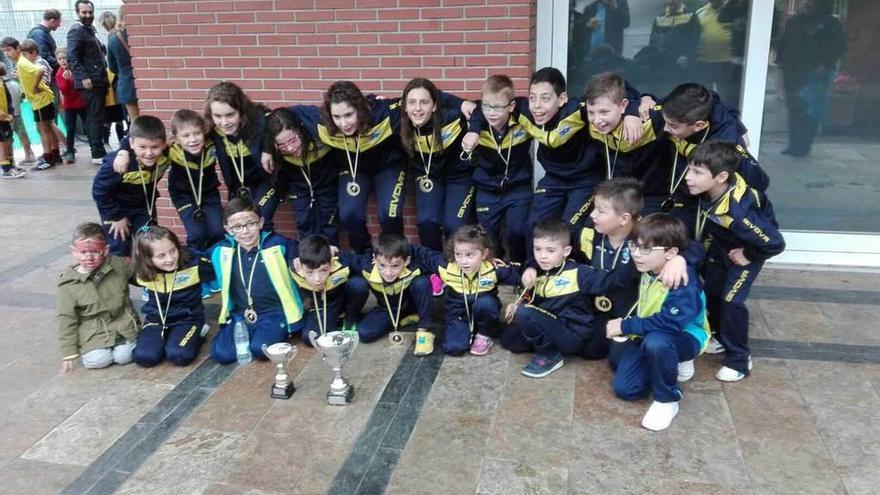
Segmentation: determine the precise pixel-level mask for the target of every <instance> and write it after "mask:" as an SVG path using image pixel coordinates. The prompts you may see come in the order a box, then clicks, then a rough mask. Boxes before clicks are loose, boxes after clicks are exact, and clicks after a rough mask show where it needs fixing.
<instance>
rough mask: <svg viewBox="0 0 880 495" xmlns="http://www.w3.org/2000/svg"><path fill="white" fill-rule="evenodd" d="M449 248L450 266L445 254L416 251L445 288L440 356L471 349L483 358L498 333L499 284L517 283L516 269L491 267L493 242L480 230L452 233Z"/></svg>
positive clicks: (467, 229) (464, 228) (479, 227)
mask: <svg viewBox="0 0 880 495" xmlns="http://www.w3.org/2000/svg"><path fill="white" fill-rule="evenodd" d="M449 245H450V246H451V247H452V253H453V259H454V261H452V262H450V261H448V260H447V258H446V256H445V255H444V254H443V253H439V252H436V251H431V250H429V249H427V248H422V247H419V248H415V247H414V253H415V254H416V255H417V257H419V261H420V262H421V263H422V264H424V265H426V267H427V268H428V269H430V270H431V271H433V272H435V273H437V274H438V275H439V276H440V279H441V280H443V282H444V283H445V284H446V286H447V287H448V290H447V292H446V299H445V301H444V305H443V313H444V314H445V315H446V331H445V335H444V339H443V352H445V353H446V354H449V355H452V356H461V355H462V354H464V353H466V352H468V349H470V353H471V354H473V355H475V356H483V355H485V354H488V353H489V349H491V348H492V346H493V345H494V343H495V339H496V338H497V337H498V335H499V333H500V322H499V318H500V316H501V301H500V300H499V299H498V284H499V283H507V284H511V285H513V284H516V283H518V282H519V278H520V267H519V266H518V265H516V266H498V267H496V266H495V265H494V264H492V262H491V252H492V239H491V237H490V236H489V234H488V233H487V232H486V231H485V230H484V229H483V227H481V226H474V225H465V226H464V227H461V228H460V229H458V230H457V231H455V233H454V234H452V237H451V238H450V240H449Z"/></svg>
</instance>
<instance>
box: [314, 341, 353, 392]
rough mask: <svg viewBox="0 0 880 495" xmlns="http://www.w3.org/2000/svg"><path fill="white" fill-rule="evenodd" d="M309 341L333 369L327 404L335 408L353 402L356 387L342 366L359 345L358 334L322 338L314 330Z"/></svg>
mask: <svg viewBox="0 0 880 495" xmlns="http://www.w3.org/2000/svg"><path fill="white" fill-rule="evenodd" d="M309 340H311V342H312V345H313V346H315V349H318V350H319V351H321V354H323V355H324V361H325V362H326V363H327V364H328V365H329V366H330V367H331V368H333V381H332V382H330V391H329V392H327V403H328V404H330V405H334V406H344V405H346V404H348V403H350V402H351V399H352V397H354V385H352V384H350V383H348V381H347V379H346V378H345V376H343V374H342V366H343V365H344V364H345V362H346V361H348V360H349V359H350V358H351V353H352V352H354V349H355V347H357V345H358V335H357V334H356V333H347V332H346V333H343V332H328V333H325V334H323V335H321V336H320V337H319V336H318V334H317V333H316V332H315V331H314V330H312V331H310V332H309Z"/></svg>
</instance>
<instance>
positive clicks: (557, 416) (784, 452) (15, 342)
mask: <svg viewBox="0 0 880 495" xmlns="http://www.w3.org/2000/svg"><path fill="white" fill-rule="evenodd" d="M93 173H94V168H93V167H92V166H91V165H88V164H86V163H85V162H84V161H83V160H80V162H79V163H77V164H75V165H68V166H63V167H61V168H59V169H57V170H53V171H48V172H34V173H30V174H29V175H28V176H27V178H26V179H24V180H19V181H3V182H2V183H0V206H2V211H3V215H0V242H2V243H3V246H4V252H5V254H6V256H4V257H2V258H0V293H2V294H3V297H2V298H0V313H2V314H3V318H0V335H3V337H4V345H2V346H0V363H2V364H0V432H2V434H0V493H3V494H40V495H42V494H54V493H65V494H77V495H79V494H109V493H124V494H139V493H149V494H150V495H158V494H165V493H168V494H172V493H173V494H211V495H214V494H221V495H222V494H242V493H244V494H251V495H257V494H261V495H269V494H279V495H280V494H288V493H302V494H320V493H333V494H379V493H389V494H406V495H410V494H419V493H425V494H465V493H479V494H566V493H567V494H588V493H595V494H616V493H669V494H672V493H675V494H679V493H689V494H697V493H701V494H702V493H706V494H708V493H712V494H734V493H753V494H779V493H798V494H801V493H817V494H829V493H849V494H869V493H877V486H880V442H878V441H877V439H878V438H880V414H878V411H880V332H878V330H877V321H878V320H880V285H878V276H877V275H876V274H871V273H846V272H807V271H797V270H785V269H779V268H776V269H768V270H767V271H766V273H765V274H764V275H763V276H762V278H761V280H760V285H759V286H758V287H756V288H755V290H754V297H753V299H752V300H751V301H750V309H751V320H752V335H753V337H754V348H755V349H754V351H755V370H754V372H753V375H752V376H751V377H750V378H748V379H747V380H745V381H744V382H741V383H737V384H725V385H722V384H721V383H719V382H717V381H715V379H714V378H713V375H714V371H715V369H716V368H717V367H718V366H719V364H718V363H719V359H718V358H717V357H712V356H705V357H702V358H700V359H699V360H698V362H697V374H696V377H695V378H694V380H693V381H692V382H689V383H688V384H686V385H685V386H684V391H685V396H684V400H683V402H682V409H681V413H680V415H679V417H678V419H676V421H675V423H674V424H673V426H672V427H671V428H670V429H669V430H668V431H666V432H664V433H651V432H648V431H646V430H644V429H642V428H641V427H640V426H639V422H640V418H641V416H642V414H643V413H644V411H645V410H646V408H647V406H648V401H647V400H643V401H639V402H635V403H625V402H622V401H620V400H617V399H615V398H614V397H613V396H612V394H611V390H610V386H609V383H610V378H611V375H610V372H609V370H608V367H607V365H606V364H605V363H602V362H587V361H583V360H574V359H573V360H569V361H568V362H567V364H566V366H565V367H564V368H562V370H560V371H558V372H557V373H555V374H553V375H551V376H550V377H548V378H546V379H541V380H534V379H528V378H525V377H523V376H522V375H520V374H519V369H520V368H521V367H522V366H523V365H524V363H525V362H526V359H527V358H526V357H524V356H515V355H511V354H509V353H507V352H505V351H503V350H499V349H493V350H492V352H491V353H490V354H489V355H488V356H485V357H474V356H466V357H462V358H452V357H444V356H442V355H439V354H435V355H433V356H430V357H427V358H415V357H413V356H412V355H411V353H410V352H408V350H405V349H402V348H392V347H389V346H388V345H387V344H386V343H385V342H384V341H382V342H378V343H374V344H369V345H362V346H360V347H359V348H358V349H357V350H356V352H355V353H354V358H353V360H352V361H351V363H350V366H349V367H348V368H347V371H346V372H347V374H348V375H349V377H350V378H351V380H352V381H353V383H354V384H355V385H356V386H357V393H356V399H355V401H354V403H352V404H351V405H350V406H348V407H332V406H328V405H326V404H325V400H324V394H325V393H326V390H327V386H328V382H329V378H330V372H329V369H328V368H327V367H326V366H325V364H324V363H322V362H321V360H320V359H319V358H318V357H316V356H315V355H314V352H313V351H311V350H309V349H301V350H300V353H299V355H298V356H297V357H296V358H295V359H294V360H293V362H292V374H293V375H294V376H295V382H296V386H297V387H298V390H297V392H296V394H295V395H294V396H293V398H292V399H291V400H289V401H279V400H272V399H270V398H269V394H268V392H269V387H270V383H271V381H272V377H273V370H272V368H271V366H270V365H269V364H267V363H261V362H260V363H256V362H255V363H252V364H249V365H246V366H244V367H240V368H239V367H236V366H234V365H233V366H226V367H223V366H218V365H216V364H215V363H213V362H212V361H211V360H210V359H207V360H206V359H205V357H204V354H205V353H204V352H203V355H202V357H201V358H200V359H199V360H198V361H197V362H196V363H195V364H194V365H192V366H190V367H187V368H175V367H172V366H169V365H162V366H159V367H157V368H153V369H139V368H137V367H136V366H134V365H129V366H123V367H120V366H114V367H111V368H109V369H106V370H100V371H86V370H83V369H77V370H76V372H74V373H72V374H69V375H61V374H59V373H58V371H57V369H58V364H59V358H60V356H59V351H58V346H57V342H56V340H57V339H56V330H55V326H54V322H53V318H54V280H55V278H56V277H57V273H58V272H59V271H60V270H61V269H62V268H63V267H64V265H65V264H67V263H68V262H69V254H68V251H67V246H68V244H69V239H68V237H69V233H70V231H71V229H72V227H73V226H74V225H75V224H76V223H78V222H79V221H82V220H84V219H89V218H93V217H94V216H95V210H94V207H93V206H92V202H91V200H90V198H89V185H90V178H91V176H92V175H93ZM209 304H210V305H209V311H211V312H213V313H214V314H216V302H215V301H211V302H209Z"/></svg>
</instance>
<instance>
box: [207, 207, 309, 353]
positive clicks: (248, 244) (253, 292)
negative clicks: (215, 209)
mask: <svg viewBox="0 0 880 495" xmlns="http://www.w3.org/2000/svg"><path fill="white" fill-rule="evenodd" d="M223 215H224V216H225V220H224V227H225V228H226V233H227V234H228V235H227V237H226V239H224V240H223V241H221V242H220V243H218V244H217V245H216V246H215V247H214V250H213V253H212V255H211V263H212V265H213V266H214V272H215V274H216V276H217V279H218V281H219V285H220V305H221V307H220V317H219V323H220V331H219V332H218V333H217V335H216V336H215V337H214V340H212V341H211V356H212V357H213V358H214V359H215V360H216V361H218V362H220V363H222V364H226V363H231V362H233V361H235V360H236V352H235V339H234V334H233V330H234V327H235V323H236V322H237V321H243V322H244V323H245V324H246V326H247V328H248V333H249V339H250V350H251V354H252V355H253V356H254V357H255V358H257V359H266V357H265V355H264V354H263V351H262V345H263V344H266V345H272V344H276V343H278V342H283V341H285V340H287V336H288V334H292V333H296V332H299V331H300V330H302V329H303V328H304V327H305V323H304V319H303V311H302V302H301V301H300V298H299V291H297V289H296V286H295V284H294V283H293V279H292V278H291V277H290V268H289V265H290V262H291V261H292V259H291V257H290V253H291V250H290V249H288V243H289V240H288V239H286V238H285V237H282V236H280V235H277V234H274V233H269V232H265V231H262V228H263V219H262V218H261V217H260V214H259V210H258V209H257V207H256V205H254V204H253V203H252V202H251V201H249V200H244V199H241V198H233V199H231V200H229V202H228V203H226V206H225V207H224V210H223Z"/></svg>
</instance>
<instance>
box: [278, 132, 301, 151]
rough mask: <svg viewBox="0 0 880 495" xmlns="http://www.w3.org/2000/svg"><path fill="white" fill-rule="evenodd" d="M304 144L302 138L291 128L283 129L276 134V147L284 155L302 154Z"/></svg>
mask: <svg viewBox="0 0 880 495" xmlns="http://www.w3.org/2000/svg"><path fill="white" fill-rule="evenodd" d="M302 145H303V142H302V138H300V136H299V134H297V133H296V132H295V131H293V130H291V129H283V130H282V131H281V132H279V133H278V134H277V135H276V136H275V148H276V149H277V150H278V151H280V152H281V154H282V155H290V156H300V154H302Z"/></svg>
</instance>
